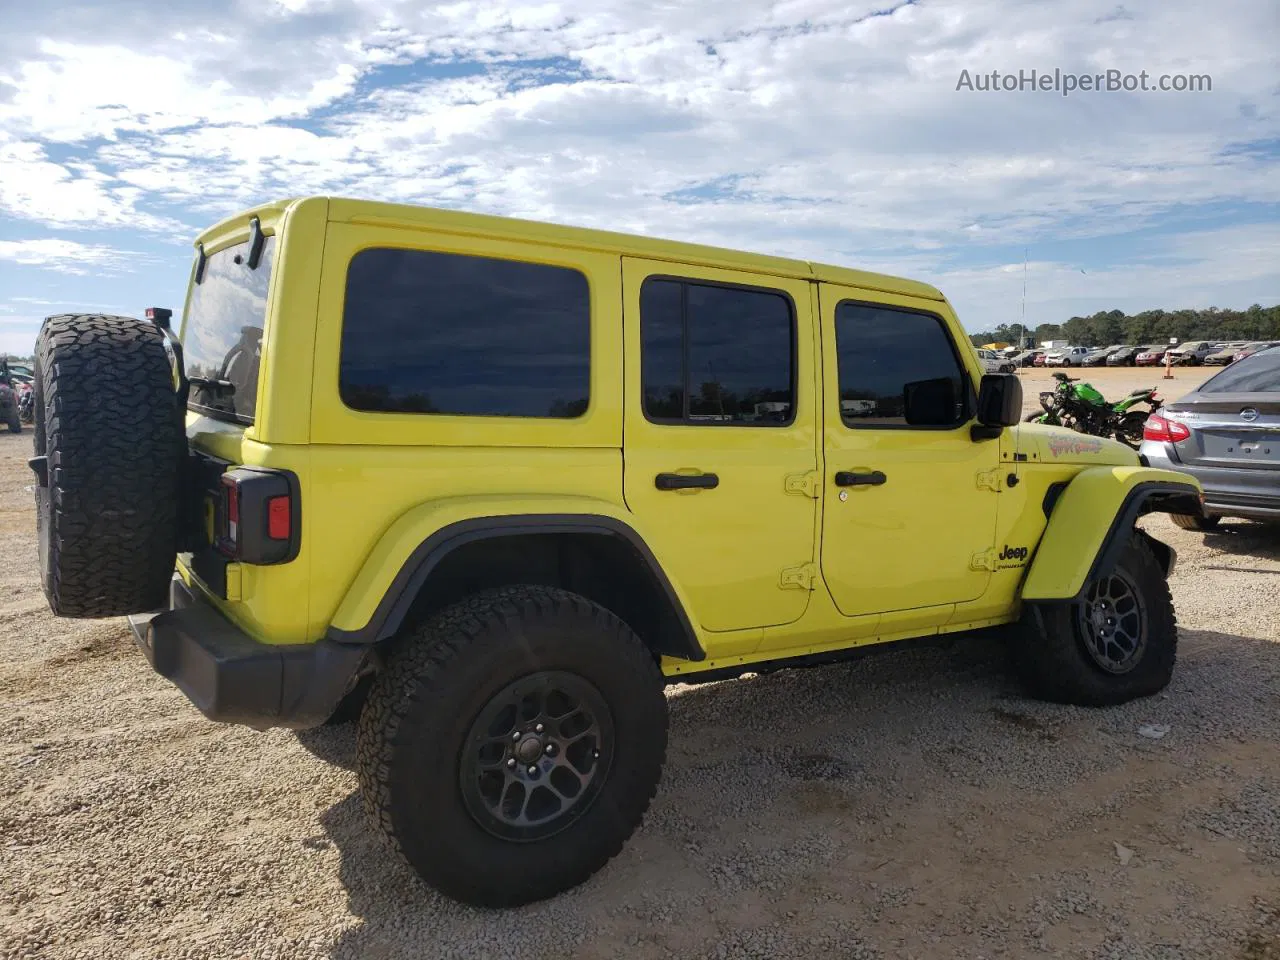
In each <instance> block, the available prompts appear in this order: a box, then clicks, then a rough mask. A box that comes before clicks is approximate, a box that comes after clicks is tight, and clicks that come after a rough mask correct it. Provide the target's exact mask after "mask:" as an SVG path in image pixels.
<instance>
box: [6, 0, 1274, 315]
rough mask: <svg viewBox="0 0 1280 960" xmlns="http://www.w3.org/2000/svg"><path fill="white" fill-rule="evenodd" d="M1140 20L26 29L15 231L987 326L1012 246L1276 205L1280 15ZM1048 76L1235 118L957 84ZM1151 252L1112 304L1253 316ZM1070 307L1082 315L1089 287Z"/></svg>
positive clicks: (69, 21)
mask: <svg viewBox="0 0 1280 960" xmlns="http://www.w3.org/2000/svg"><path fill="white" fill-rule="evenodd" d="M77 4H78V5H77ZM1116 11H1117V7H1116V5H1115V3H1114V0H1066V2H1063V3H1058V4H1033V3H1026V2H1021V0H999V2H992V3H990V4H984V5H974V4H970V3H964V2H961V0H926V2H920V3H914V4H910V3H900V4H897V5H894V3H893V0H890V2H889V3H885V0H855V2H854V4H853V5H850V4H848V3H841V2H836V0H777V2H775V0H740V2H738V3H734V4H730V5H725V4H719V5H716V4H698V5H684V6H683V7H681V8H680V9H679V10H678V12H677V11H673V9H672V8H671V6H670V5H669V4H652V3H651V4H646V3H643V2H636V0H626V2H624V0H593V2H591V3H590V4H587V3H578V4H572V3H563V2H555V0H552V2H541V3H536V4H532V5H529V6H524V7H518V8H515V9H509V10H503V9H499V8H497V7H495V6H493V5H491V4H487V3H479V2H470V0H460V2H455V3H450V4H447V5H438V4H431V3H425V2H414V0H323V2H321V0H271V2H259V3H246V4H243V5H240V6H233V7H232V8H231V9H229V10H225V9H221V8H213V7H209V6H207V5H205V6H193V5H183V4H171V3H167V2H161V0H113V2H111V3H109V4H98V3H94V2H90V0H73V3H72V6H71V7H70V8H69V9H68V8H66V7H65V6H63V5H60V7H59V10H58V11H57V12H53V11H46V10H45V9H44V7H41V6H40V5H34V4H28V5H25V6H24V7H23V8H22V9H20V10H16V11H14V14H13V16H12V17H11V18H10V17H9V16H8V14H6V18H7V23H6V26H7V27H8V29H7V31H6V35H5V36H2V37H0V64H3V65H4V66H0V166H2V167H3V169H4V175H3V176H0V224H2V223H3V218H5V217H8V218H11V219H21V220H33V221H38V222H43V223H46V224H49V225H51V226H55V227H59V228H70V227H74V228H77V229H87V228H92V227H100V226H112V227H116V228H124V229H127V230H133V231H137V232H139V233H149V234H153V235H155V236H157V237H161V238H165V239H167V240H171V241H180V242H184V243H185V242H186V241H187V240H189V239H190V237H191V235H192V233H194V232H195V230H196V229H197V226H196V225H199V224H203V223H208V222H212V221H213V220H215V219H217V218H219V217H221V216H223V215H225V214H227V213H229V212H232V211H234V210H235V209H238V208H242V207H244V206H246V205H249V204H251V203H256V202H260V201H262V200H265V199H269V198H274V197H279V196H287V195H297V194H303V193H312V192H336V193H342V194H347V195H360V196H370V197H377V198H382V199H390V200H403V201H411V202H425V203H434V204H439V205H444V206H452V207H465V208H468V209H476V210H484V211H488V212H497V213H505V214H511V215H517V216H526V217H535V218H541V219H549V220H555V221H560V222H571V223H579V224H585V225H592V226H601V227H609V228H616V229H624V230H633V231H639V232H645V233H650V234H657V235H665V236H670V237H674V238H679V239H687V240H694V241H702V242H710V243H718V244H725V245H730V246H738V247H746V248H749V249H755V250H761V251H765V252H777V253H786V254H791V255H797V256H808V257H812V258H815V259H822V260H834V261H836V262H843V263H849V264H854V265H864V266H874V265H875V264H881V263H886V264H887V263H900V264H903V265H904V266H905V267H908V268H910V269H911V271H913V272H914V273H916V274H918V275H919V274H925V275H928V276H931V277H938V276H941V277H951V278H953V279H954V280H955V281H956V282H957V283H959V284H961V285H968V284H974V286H973V289H974V290H975V296H976V295H977V293H976V291H978V290H981V289H993V288H991V287H990V286H989V284H990V283H992V282H994V280H993V279H992V280H987V279H979V278H980V277H985V276H986V274H987V273H990V275H991V277H992V278H999V277H1001V276H1004V274H1003V273H1002V271H1001V261H1002V260H1003V259H1005V258H1006V257H1007V254H1006V252H1005V251H1004V250H1003V249H1002V248H1003V247H1005V246H1006V245H1012V244H1018V245H1021V244H1023V243H1031V244H1033V245H1034V244H1036V243H1045V242H1053V241H1059V240H1063V239H1070V238H1074V239H1086V240H1090V239H1098V238H1106V237H1114V236H1117V235H1121V234H1126V233H1130V232H1133V231H1137V230H1144V231H1148V233H1152V232H1158V231H1160V230H1165V231H1168V230H1175V231H1179V230H1186V229H1188V228H1187V227H1185V226H1183V225H1182V224H1183V223H1185V222H1191V221H1192V220H1194V214H1195V213H1196V212H1197V211H1201V210H1203V211H1210V210H1217V211H1220V210H1224V209H1227V210H1233V209H1234V210H1240V209H1246V208H1247V207H1248V206H1249V205H1254V204H1280V175H1278V170H1277V166H1280V164H1278V162H1277V156H1276V151H1275V149H1274V143H1275V142H1276V141H1277V139H1280V110H1277V89H1276V86H1275V71H1274V63H1275V59H1274V37H1275V26H1276V20H1275V10H1274V2H1273V0H1241V2H1239V3H1235V4H1232V5H1230V7H1223V6H1221V5H1218V6H1213V5H1209V6H1206V5H1204V4H1202V3H1198V2H1195V0H1168V2H1164V3H1157V2H1154V0H1145V2H1129V3H1126V4H1125V11H1126V13H1125V15H1124V16H1118V15H1117V13H1116ZM9 21H11V22H9ZM415 61H416V63H415ZM428 63H434V64H436V67H435V68H432V67H430V66H428V65H427V64H428ZM1055 67H1060V68H1061V69H1063V70H1070V71H1076V72H1081V73H1085V72H1099V71H1104V70H1106V69H1108V68H1117V69H1121V70H1124V71H1132V72H1137V71H1138V70H1142V69H1145V70H1147V71H1148V72H1150V73H1152V74H1156V75H1158V74H1159V73H1162V72H1198V73H1209V74H1211V75H1212V77H1213V91H1212V93H1206V94H1184V95H1178V94H1146V95H1142V94H1133V95H1124V94H1107V93H1084V92H1078V93H1076V94H1075V95H1073V96H1071V97H1066V98H1063V97H1061V96H1059V95H1056V94H1053V93H985V94H984V93H971V92H957V91H956V89H955V86H956V80H957V77H958V76H959V74H960V71H961V70H962V69H967V70H970V71H973V72H975V73H976V72H984V71H987V72H989V71H990V70H993V69H995V70H1000V71H1003V72H1010V71H1012V72H1016V71H1018V70H1020V69H1026V70H1029V69H1032V68H1035V69H1037V70H1040V71H1045V70H1049V71H1052V70H1053V69H1054V68H1055ZM1175 218H1177V219H1176V220H1175ZM1211 239H1212V238H1210V237H1209V236H1207V235H1205V234H1198V235H1196V237H1195V239H1194V240H1193V241H1189V242H1197V243H1199V242H1205V243H1208V242H1210V241H1211ZM1261 239H1262V240H1265V241H1266V242H1270V243H1274V241H1275V238H1274V237H1273V236H1270V235H1267V236H1265V237H1262V238H1261ZM1155 242H1156V241H1154V240H1150V239H1147V240H1144V241H1142V243H1146V244H1148V246H1149V245H1150V244H1152V243H1155ZM1143 249H1144V248H1143V247H1141V246H1137V247H1135V248H1134V252H1133V253H1129V254H1127V255H1124V257H1123V259H1124V261H1126V263H1125V265H1124V267H1123V268H1122V267H1121V266H1119V265H1117V267H1116V268H1115V269H1116V273H1115V276H1117V277H1120V276H1124V277H1127V278H1129V280H1130V281H1131V282H1129V283H1127V284H1120V283H1117V285H1116V286H1115V288H1114V292H1115V294H1116V295H1120V294H1124V295H1126V296H1138V297H1142V296H1145V297H1147V298H1148V299H1150V298H1163V297H1165V296H1166V294H1167V291H1168V290H1169V289H1170V288H1169V287H1168V286H1167V285H1159V284H1162V283H1164V282H1165V281H1167V280H1169V279H1175V280H1179V279H1181V280H1188V281H1189V282H1190V280H1194V281H1195V282H1196V283H1199V284H1200V286H1199V287H1197V288H1195V289H1199V290H1223V291H1226V290H1228V289H1229V288H1227V287H1226V286H1225V285H1223V282H1222V281H1221V279H1220V278H1221V273H1220V272H1219V273H1211V272H1210V271H1212V270H1218V271H1220V270H1221V268H1223V267H1224V266H1225V264H1223V263H1222V262H1221V261H1220V260H1219V259H1217V258H1216V256H1215V254H1214V253H1213V251H1209V250H1201V251H1199V253H1198V255H1196V256H1192V257H1191V258H1190V259H1188V260H1186V261H1184V262H1183V264H1182V266H1181V268H1180V270H1179V271H1178V273H1177V276H1176V277H1175V276H1172V275H1171V274H1169V273H1168V272H1166V273H1160V272H1159V271H1160V270H1164V269H1165V268H1164V267H1158V266H1157V265H1153V264H1149V263H1143V262H1141V261H1140V259H1139V257H1140V256H1141V254H1142V250H1143ZM1151 249H1155V248H1151ZM1268 252H1269V253H1270V254H1271V255H1272V257H1273V259H1280V258H1275V257H1274V254H1275V253H1276V252H1277V248H1276V247H1275V246H1274V245H1273V246H1271V247H1270V248H1269V249H1264V250H1263V254H1266V253H1268ZM1264 259H1265V257H1264ZM958 262H959V263H967V264H975V265H976V266H973V267H972V268H971V269H972V270H973V271H976V273H974V274H973V275H972V276H970V274H969V273H965V272H963V271H961V272H959V273H957V272H956V266H955V265H956V263H958ZM1037 269H1041V267H1040V266H1037ZM1043 269H1046V270H1048V269H1049V268H1048V267H1044V268H1043ZM1103 272H1104V273H1105V271H1103ZM1075 275H1076V276H1079V274H1078V271H1076V273H1075ZM1094 275H1096V274H1094ZM1046 276H1048V274H1046ZM1189 278H1190V279H1189ZM1251 282H1252V281H1251ZM1141 283H1150V284H1153V285H1152V286H1150V287H1141V286H1137V284H1141ZM1214 284H1218V285H1217V286H1214ZM1045 289H1048V288H1047V287H1046V288H1045ZM1053 289H1057V290H1059V293H1058V294H1055V295H1060V296H1062V297H1067V298H1071V297H1076V296H1077V293H1075V292H1072V288H1070V286H1069V285H1068V284H1066V281H1065V279H1064V280H1063V285H1062V286H1061V287H1060V288H1059V287H1053ZM1090 289H1093V290H1100V289H1102V287H1101V285H1099V284H1097V283H1095V284H1094V285H1093V287H1091V288H1090ZM1187 290H1188V294H1187V295H1191V293H1192V292H1194V291H1193V290H1192V289H1191V288H1187ZM2 295H3V291H0V296H2ZM1061 302H1062V303H1066V302H1067V301H1066V300H1063V301H1061ZM1072 302H1074V301H1072ZM1045 309H1049V307H1048V306H1046V307H1045Z"/></svg>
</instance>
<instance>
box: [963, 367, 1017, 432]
mask: <svg viewBox="0 0 1280 960" xmlns="http://www.w3.org/2000/svg"><path fill="white" fill-rule="evenodd" d="M1021 420H1022V381H1021V380H1019V379H1018V378H1017V376H1016V375H1015V374H1012V373H988V374H987V375H986V376H984V377H983V378H982V386H981V387H980V388H979V390H978V422H977V424H976V425H975V426H974V427H973V429H972V430H971V431H970V433H971V435H972V436H973V439H974V440H994V439H995V438H996V437H998V436H1000V431H1001V430H1003V429H1004V428H1005V427H1012V426H1016V425H1017V424H1018V423H1019V422H1020V421H1021Z"/></svg>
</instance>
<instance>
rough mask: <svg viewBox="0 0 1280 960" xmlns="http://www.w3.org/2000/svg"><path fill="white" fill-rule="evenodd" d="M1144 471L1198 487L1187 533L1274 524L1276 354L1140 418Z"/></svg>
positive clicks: (1279, 437) (1277, 499) (1278, 436)
mask: <svg viewBox="0 0 1280 960" xmlns="http://www.w3.org/2000/svg"><path fill="white" fill-rule="evenodd" d="M1138 454H1139V456H1141V457H1142V458H1143V463H1145V464H1147V465H1149V466H1152V467H1163V468H1165V469H1166V470H1181V471H1183V472H1184V473H1189V474H1191V475H1192V476H1194V477H1195V478H1196V479H1197V480H1199V481H1200V483H1201V485H1202V486H1203V487H1204V502H1203V506H1202V507H1201V512H1200V513H1198V514H1194V515H1174V517H1173V521H1174V523H1176V524H1177V525H1178V526H1180V527H1183V528H1184V529H1187V530H1212V529H1213V528H1214V527H1216V526H1217V525H1218V523H1219V521H1220V520H1221V519H1222V518H1223V517H1227V516H1231V517H1246V518H1250V519H1254V520H1277V521H1280V347H1270V348H1268V349H1265V350H1261V351H1259V352H1257V353H1253V354H1250V355H1249V356H1247V357H1245V358H1244V359H1242V360H1238V361H1236V362H1235V363H1233V364H1231V365H1230V366H1229V367H1227V369H1225V370H1222V371H1220V372H1218V373H1215V374H1214V375H1213V376H1212V377H1210V378H1209V379H1208V380H1206V381H1205V382H1204V383H1202V384H1200V386H1199V387H1197V388H1196V389H1195V390H1193V391H1191V393H1189V394H1187V395H1186V396H1185V397H1183V398H1182V399H1180V400H1178V401H1176V402H1174V403H1169V404H1166V405H1164V406H1163V407H1161V408H1160V409H1159V410H1158V411H1156V413H1154V414H1152V415H1151V416H1150V417H1148V418H1147V422H1146V426H1145V428H1144V430H1143V434H1142V445H1141V446H1140V447H1139V448H1138Z"/></svg>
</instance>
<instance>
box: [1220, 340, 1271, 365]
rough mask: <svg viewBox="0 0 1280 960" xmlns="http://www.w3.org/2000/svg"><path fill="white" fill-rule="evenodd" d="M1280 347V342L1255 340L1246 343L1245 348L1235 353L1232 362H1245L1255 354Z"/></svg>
mask: <svg viewBox="0 0 1280 960" xmlns="http://www.w3.org/2000/svg"><path fill="white" fill-rule="evenodd" d="M1275 346H1280V340H1254V341H1253V342H1252V343H1246V344H1245V345H1244V346H1243V347H1241V348H1240V349H1239V350H1237V351H1236V352H1235V354H1234V355H1233V356H1232V357H1231V362H1232V363H1235V362H1236V361H1237V360H1243V359H1244V358H1245V357H1251V356H1253V355H1254V354H1255V353H1261V352H1262V351H1263V350H1269V349H1271V348H1272V347H1275Z"/></svg>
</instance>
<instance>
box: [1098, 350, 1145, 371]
mask: <svg viewBox="0 0 1280 960" xmlns="http://www.w3.org/2000/svg"><path fill="white" fill-rule="evenodd" d="M1145 349H1147V348H1146V347H1128V346H1124V347H1121V348H1120V349H1119V350H1117V351H1115V352H1114V353H1112V354H1109V355H1108V356H1107V366H1108V367H1132V366H1133V364H1134V360H1135V358H1136V357H1137V356H1138V354H1140V353H1141V352H1142V351H1143V350H1145Z"/></svg>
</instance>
